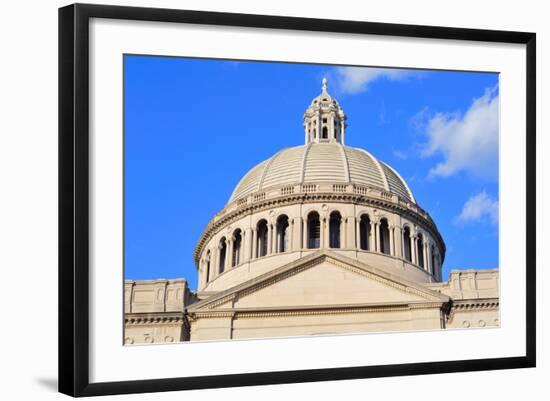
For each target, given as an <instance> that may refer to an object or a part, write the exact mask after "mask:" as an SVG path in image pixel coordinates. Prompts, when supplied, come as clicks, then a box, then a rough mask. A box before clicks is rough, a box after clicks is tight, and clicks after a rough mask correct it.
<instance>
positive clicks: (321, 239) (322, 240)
mask: <svg viewBox="0 0 550 401" xmlns="http://www.w3.org/2000/svg"><path fill="white" fill-rule="evenodd" d="M324 247H325V219H324V218H323V217H319V248H324Z"/></svg>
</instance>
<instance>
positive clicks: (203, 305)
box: [188, 250, 450, 313]
mask: <svg viewBox="0 0 550 401" xmlns="http://www.w3.org/2000/svg"><path fill="white" fill-rule="evenodd" d="M324 262H327V263H330V264H332V265H334V266H336V267H338V268H341V269H345V270H348V271H351V272H353V273H354V274H357V275H360V276H363V277H365V278H366V279H369V280H373V281H376V282H378V283H380V284H383V285H385V286H388V287H391V288H394V289H396V290H398V291H401V292H403V293H408V294H413V295H416V296H418V297H420V298H422V299H424V300H426V301H427V302H439V303H442V302H448V301H449V300H450V298H449V297H448V296H447V295H444V294H441V293H439V292H437V291H434V290H431V289H428V288H426V287H423V286H422V285H421V284H419V283H414V282H410V281H407V280H404V279H402V278H400V277H398V276H396V275H393V274H391V273H388V272H386V271H383V270H380V269H377V268H375V267H372V266H369V265H367V264H365V263H362V262H359V261H356V260H354V259H351V258H348V257H345V256H342V255H340V254H338V253H336V252H333V251H330V250H321V251H319V252H316V253H314V254H311V255H308V256H306V257H304V258H301V259H298V260H296V261H293V262H291V263H288V264H286V265H283V266H281V267H279V268H277V269H275V270H272V271H270V272H268V273H265V274H262V275H260V276H258V277H255V278H253V279H251V280H248V281H246V282H244V283H242V284H239V285H236V286H234V287H232V288H229V289H227V290H225V291H222V292H220V293H218V294H216V295H214V296H212V297H210V298H207V299H205V300H202V301H199V302H197V303H195V304H193V305H191V306H190V307H189V309H188V311H189V312H190V313H192V312H193V313H194V312H200V311H208V310H212V309H214V308H217V307H219V306H222V305H224V304H228V303H230V304H231V306H230V308H225V309H232V305H233V303H234V302H235V301H236V300H237V299H239V298H242V297H245V296H247V295H250V294H252V293H254V292H257V291H260V290H261V289H263V288H265V287H268V286H270V285H273V284H275V283H278V282H281V281H283V280H286V279H288V278H290V277H292V276H294V275H296V274H299V273H301V272H303V271H305V270H308V269H311V268H314V267H315V266H317V265H319V264H321V263H324Z"/></svg>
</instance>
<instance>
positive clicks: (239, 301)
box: [189, 250, 449, 312]
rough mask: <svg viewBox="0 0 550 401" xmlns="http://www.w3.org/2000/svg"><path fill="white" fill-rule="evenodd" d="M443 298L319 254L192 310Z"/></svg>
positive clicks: (367, 268) (438, 300) (354, 263)
mask: <svg viewBox="0 0 550 401" xmlns="http://www.w3.org/2000/svg"><path fill="white" fill-rule="evenodd" d="M448 300H449V298H448V297H447V296H446V295H443V294H441V293H438V292H435V291H433V290H430V289H428V288H425V287H423V286H422V285H421V284H419V283H413V282H408V281H406V280H403V279H401V278H400V277H397V276H395V275H392V274H389V273H387V272H385V271H382V270H380V269H377V268H374V267H372V266H369V265H366V264H364V263H362V262H358V261H356V260H354V259H350V258H347V257H345V256H342V255H340V254H338V253H336V252H332V251H327V250H323V251H320V252H317V253H315V254H312V255H309V256H307V257H304V258H301V259H299V260H296V261H294V262H291V263H289V264H287V265H285V266H282V267H280V268H277V269H275V270H273V271H271V272H269V273H266V274H264V275H261V276H259V277H256V278H254V279H251V280H249V281H247V282H245V283H242V284H240V285H237V286H235V287H233V288H231V289H229V290H226V291H222V292H220V293H218V294H216V295H214V296H212V297H210V298H208V299H206V300H203V301H200V302H198V303H196V304H194V305H191V306H190V308H189V312H199V311H208V310H209V311H215V310H228V309H238V310H243V309H257V308H261V309H263V308H280V307H282V308H289V307H329V306H350V305H397V304H400V305H403V304H419V303H426V302H430V303H431V302H436V303H442V302H447V301H448Z"/></svg>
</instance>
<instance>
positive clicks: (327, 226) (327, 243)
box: [324, 217, 330, 248]
mask: <svg viewBox="0 0 550 401" xmlns="http://www.w3.org/2000/svg"><path fill="white" fill-rule="evenodd" d="M324 247H325V248H330V218H328V217H327V218H326V219H325V246H324Z"/></svg>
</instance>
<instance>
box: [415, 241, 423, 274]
mask: <svg viewBox="0 0 550 401" xmlns="http://www.w3.org/2000/svg"><path fill="white" fill-rule="evenodd" d="M416 249H417V252H416V253H417V255H418V266H420V267H422V268H423V267H424V238H423V237H422V234H418V239H417V240H416Z"/></svg>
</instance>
